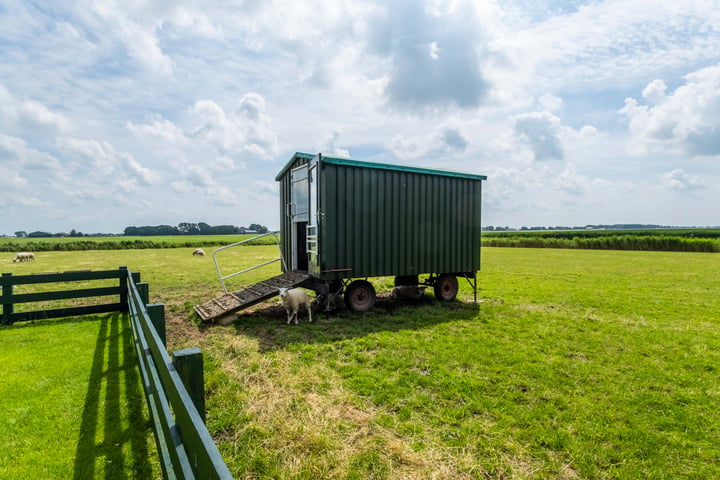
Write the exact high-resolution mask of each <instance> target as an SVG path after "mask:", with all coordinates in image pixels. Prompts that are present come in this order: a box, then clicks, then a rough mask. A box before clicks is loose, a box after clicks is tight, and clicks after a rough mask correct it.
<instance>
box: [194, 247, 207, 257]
mask: <svg viewBox="0 0 720 480" xmlns="http://www.w3.org/2000/svg"><path fill="white" fill-rule="evenodd" d="M193 255H197V256H200V257H204V256H205V250H203V249H202V248H196V249H195V250H194V251H193Z"/></svg>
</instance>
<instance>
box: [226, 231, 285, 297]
mask: <svg viewBox="0 0 720 480" xmlns="http://www.w3.org/2000/svg"><path fill="white" fill-rule="evenodd" d="M279 233H280V232H279V231H278V232H268V233H263V234H262V235H257V236H255V237H252V238H246V239H245V240H242V241H239V242H236V243H232V244H230V245H225V246H224V247H220V248H216V249H215V250H213V253H212V257H213V262H214V263H215V271H217V275H218V279H220V284H221V285H222V287H223V291H225V293H228V291H227V287H226V286H225V280H227V279H228V278H232V277H235V276H237V275H241V274H243V273H246V272H249V271H251V270H255V269H257V268H260V267H264V266H265V265H270V264H271V263H275V262H279V261H282V264H283V269H284V270H285V271H287V264H286V263H285V257H283V254H282V246H281V245H280V238H279V237H278V234H279ZM270 235H272V236H273V237H275V243H276V244H277V246H278V249H279V250H280V258H276V259H274V260H270V261H268V262H265V263H261V264H260V265H256V266H254V267H250V268H246V269H245V270H241V271H239V272H235V273H231V274H230V275H226V276H224V277H223V275H222V272H221V271H220V265H218V262H217V257H216V254H217V253H218V252H219V251H221V250H226V249H228V248H232V247H237V246H239V245H242V244H244V243H247V242H251V241H253V240H257V239H258V238H263V237H269V236H270Z"/></svg>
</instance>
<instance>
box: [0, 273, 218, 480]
mask: <svg viewBox="0 0 720 480" xmlns="http://www.w3.org/2000/svg"><path fill="white" fill-rule="evenodd" d="M108 279H110V280H112V279H116V280H117V286H110V287H107V286H104V287H95V288H80V289H75V290H55V291H48V292H36V293H21V294H15V293H14V291H15V287H16V286H18V285H31V284H45V283H58V284H68V283H71V282H81V281H83V282H85V281H93V280H108ZM0 287H2V295H0V305H2V314H1V315H0V323H2V324H12V323H14V322H20V321H29V320H37V319H45V318H60V317H68V316H79V315H88V314H96V313H105V312H117V311H121V312H127V313H128V314H129V316H130V322H131V325H132V331H133V337H134V342H135V352H136V354H137V358H138V368H139V370H140V374H141V377H142V382H143V389H144V391H145V398H146V400H147V404H148V410H149V411H150V416H151V419H152V424H153V431H154V433H155V442H156V445H157V447H158V453H159V455H160V463H161V465H162V470H163V475H164V477H165V478H167V479H223V480H224V479H232V475H231V474H230V471H229V470H228V468H227V465H226V464H225V462H224V461H223V459H222V456H221V455H220V452H219V451H218V449H217V446H216V445H215V443H214V442H213V440H212V437H211V436H210V433H209V432H208V430H207V428H206V426H205V423H204V422H205V387H204V375H203V361H202V353H201V352H200V349H198V348H190V349H184V350H178V351H175V352H173V353H172V356H171V355H170V354H168V352H167V349H166V348H165V313H164V312H165V308H164V305H163V304H161V303H158V304H149V294H148V291H149V288H148V284H147V283H141V282H140V275H139V274H138V273H131V272H130V271H129V270H128V269H127V268H125V267H120V268H119V269H118V270H108V271H81V272H79V271H74V272H62V273H48V274H39V275H38V274H35V275H16V276H14V275H12V274H9V273H4V274H3V275H2V277H0ZM99 296H104V297H110V298H112V300H110V301H107V302H106V303H99V304H97V303H96V304H93V305H82V306H72V307H64V308H53V309H47V310H33V311H23V312H16V311H15V310H16V309H15V306H16V305H18V304H25V303H34V302H46V301H56V300H68V299H83V298H90V297H99ZM115 296H117V298H114V297H115Z"/></svg>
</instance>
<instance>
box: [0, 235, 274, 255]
mask: <svg viewBox="0 0 720 480" xmlns="http://www.w3.org/2000/svg"><path fill="white" fill-rule="evenodd" d="M274 243H275V241H274V239H273V238H272V237H265V238H261V239H258V240H253V241H251V242H248V243H246V244H245V245H272V244H274ZM223 245H227V243H226V242H223V241H219V240H218V241H212V240H198V241H189V240H188V241H171V242H168V241H153V240H77V241H63V242H57V241H56V242H53V241H51V240H44V241H43V240H38V241H24V242H2V243H0V252H53V251H72V250H132V249H141V248H199V247H221V246H223Z"/></svg>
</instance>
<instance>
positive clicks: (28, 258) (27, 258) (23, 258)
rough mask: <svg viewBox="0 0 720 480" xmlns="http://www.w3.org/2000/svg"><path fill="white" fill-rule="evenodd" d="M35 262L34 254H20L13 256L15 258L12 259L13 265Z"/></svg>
mask: <svg viewBox="0 0 720 480" xmlns="http://www.w3.org/2000/svg"><path fill="white" fill-rule="evenodd" d="M34 261H35V254H34V253H30V252H20V253H17V254H15V258H13V263H15V262H34Z"/></svg>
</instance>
